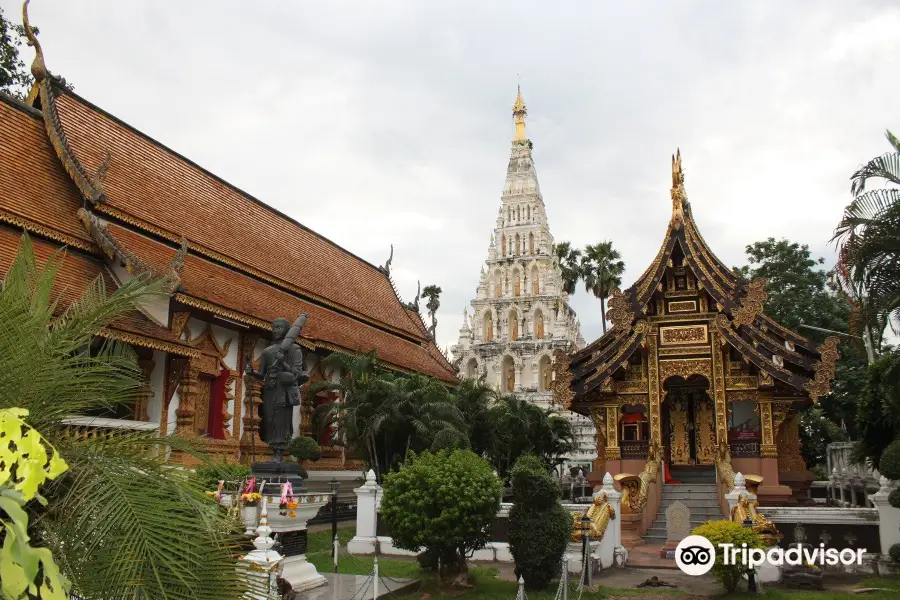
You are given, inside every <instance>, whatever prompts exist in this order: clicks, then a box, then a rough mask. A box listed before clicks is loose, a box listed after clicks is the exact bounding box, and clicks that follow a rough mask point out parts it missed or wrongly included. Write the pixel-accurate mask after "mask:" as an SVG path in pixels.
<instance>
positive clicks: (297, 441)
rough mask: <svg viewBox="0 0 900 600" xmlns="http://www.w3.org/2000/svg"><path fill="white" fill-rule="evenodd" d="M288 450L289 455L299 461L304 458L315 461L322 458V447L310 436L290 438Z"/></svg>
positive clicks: (304, 459)
mask: <svg viewBox="0 0 900 600" xmlns="http://www.w3.org/2000/svg"><path fill="white" fill-rule="evenodd" d="M288 451H289V452H290V453H291V456H293V457H294V458H296V459H297V460H298V461H300V462H303V461H306V460H311V461H317V460H319V459H320V458H322V449H321V448H320V447H319V444H318V442H316V440H314V439H312V438H311V437H306V436H300V437H295V438H294V439H292V440H291V444H290V446H288Z"/></svg>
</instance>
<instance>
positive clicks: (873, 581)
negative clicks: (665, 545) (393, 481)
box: [306, 523, 900, 600]
mask: <svg viewBox="0 0 900 600" xmlns="http://www.w3.org/2000/svg"><path fill="white" fill-rule="evenodd" d="M354 533H355V525H354V524H353V523H345V524H339V525H338V539H339V540H340V542H341V555H340V561H339V570H338V572H339V573H345V574H348V575H368V574H369V573H371V572H372V567H373V564H374V559H373V558H372V557H371V556H351V555H349V554H347V552H346V547H347V542H349V541H350V540H351V539H352V538H353V535H354ZM306 556H307V559H308V560H309V562H311V563H312V564H314V565H315V566H316V569H318V570H319V571H320V572H328V573H330V572H331V571H332V570H333V568H334V564H333V562H332V558H331V529H330V528H329V529H328V530H326V531H318V532H316V533H310V534H309V536H308V538H307V555H306ZM378 570H379V572H380V573H381V575H382V576H384V577H392V578H397V579H400V578H403V579H419V580H421V581H422V587H421V588H420V589H419V590H418V591H416V592H413V593H411V594H409V595H407V596H406V597H407V598H409V599H418V598H422V597H423V595H424V594H428V596H427V597H428V598H429V600H459V599H463V600H503V599H508V600H512V599H513V598H515V597H516V584H515V583H513V582H511V581H504V580H501V579H497V569H492V568H485V567H473V568H472V569H471V574H472V577H473V578H474V580H475V587H474V588H473V589H471V590H455V589H439V588H438V587H437V581H436V580H435V578H434V575H433V574H432V573H429V572H427V571H423V570H422V569H420V568H419V564H418V563H417V562H416V560H415V559H414V558H412V557H410V558H408V559H406V558H397V557H393V558H386V557H382V558H379V559H378ZM572 581H577V575H574V576H571V577H570V582H572ZM852 587H853V588H854V589H856V588H869V587H872V588H886V589H888V590H891V591H886V592H875V593H872V594H865V595H859V594H852V593H850V592H834V591H832V592H805V591H799V590H798V591H794V590H782V589H771V588H770V589H766V592H765V593H764V594H761V595H754V596H751V595H750V594H747V593H746V592H738V593H734V594H730V595H726V594H725V592H724V591H723V592H722V593H721V594H720V595H719V596H718V598H722V599H728V600H730V599H732V598H738V599H743V600H750V599H751V598H752V599H753V600H760V599H765V600H847V599H850V598H855V599H857V600H860V599H862V598H865V599H866V600H897V599H898V598H900V578H896V577H894V578H890V577H883V578H880V577H870V578H867V579H864V580H862V581H860V582H859V583H858V584H855V585H853V586H852ZM573 589H574V585H573ZM688 593H690V590H685V589H671V588H607V587H600V588H599V589H598V590H597V591H596V592H594V593H588V592H587V591H585V593H584V594H582V596H581V598H582V600H601V599H607V598H640V597H646V596H671V597H673V598H677V597H679V596H684V595H686V594H688ZM555 597H556V586H555V585H551V586H550V589H549V590H547V591H543V592H528V598H529V600H553V599H554V598H555ZM577 597H578V593H577V592H574V593H573V592H572V591H570V592H569V598H577Z"/></svg>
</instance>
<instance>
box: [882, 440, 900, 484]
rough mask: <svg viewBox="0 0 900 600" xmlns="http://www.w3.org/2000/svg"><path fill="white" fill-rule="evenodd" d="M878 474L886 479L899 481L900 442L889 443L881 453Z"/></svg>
mask: <svg viewBox="0 0 900 600" xmlns="http://www.w3.org/2000/svg"><path fill="white" fill-rule="evenodd" d="M878 472H879V473H881V474H882V475H884V476H885V477H887V478H888V479H894V480H897V479H900V440H894V441H893V442H891V443H890V444H889V445H888V447H887V448H885V449H884V452H882V453H881V458H880V459H879V461H878Z"/></svg>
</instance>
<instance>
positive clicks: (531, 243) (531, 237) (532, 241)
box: [528, 233, 534, 256]
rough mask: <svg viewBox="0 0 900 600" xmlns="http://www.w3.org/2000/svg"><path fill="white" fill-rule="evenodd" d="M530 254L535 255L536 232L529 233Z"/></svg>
mask: <svg viewBox="0 0 900 600" xmlns="http://www.w3.org/2000/svg"><path fill="white" fill-rule="evenodd" d="M528 254H530V255H532V256H534V234H533V233H529V234H528Z"/></svg>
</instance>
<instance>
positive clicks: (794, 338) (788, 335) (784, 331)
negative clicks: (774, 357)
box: [759, 313, 812, 350]
mask: <svg viewBox="0 0 900 600" xmlns="http://www.w3.org/2000/svg"><path fill="white" fill-rule="evenodd" d="M759 317H760V319H762V321H763V323H764V325H765V326H766V327H769V328H771V329H774V330H775V331H776V332H778V334H779V335H780V336H782V337H783V338H784V339H786V340H788V341H789V342H794V343H795V344H797V345H799V346H802V347H804V348H808V349H810V350H812V343H811V342H810V341H809V339H808V338H805V337H803V336H802V335H800V334H799V333H797V332H795V331H793V330H791V329H788V328H787V327H785V326H784V325H782V324H781V323H779V322H778V321H776V320H775V319H773V318H772V317H770V316H769V315H767V314H765V313H763V314H760V315H759Z"/></svg>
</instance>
